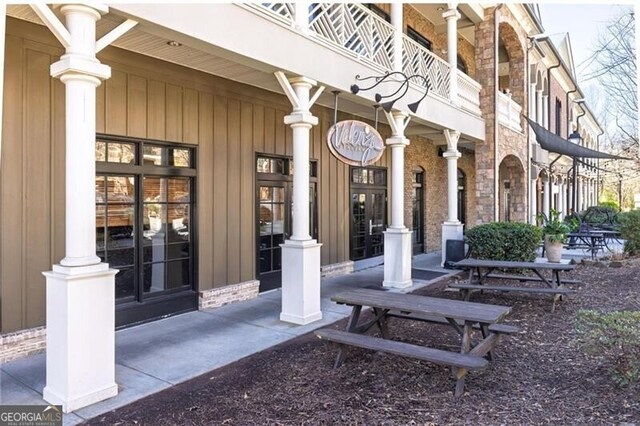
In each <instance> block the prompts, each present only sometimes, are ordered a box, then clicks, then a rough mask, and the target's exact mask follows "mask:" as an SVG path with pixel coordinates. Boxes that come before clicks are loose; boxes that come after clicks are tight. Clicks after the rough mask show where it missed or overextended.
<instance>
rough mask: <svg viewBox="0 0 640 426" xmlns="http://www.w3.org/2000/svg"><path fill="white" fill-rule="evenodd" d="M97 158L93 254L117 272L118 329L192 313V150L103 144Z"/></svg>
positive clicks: (103, 141) (109, 141)
mask: <svg viewBox="0 0 640 426" xmlns="http://www.w3.org/2000/svg"><path fill="white" fill-rule="evenodd" d="M96 150H97V152H96V158H97V160H98V162H97V164H96V170H97V174H96V186H95V187H96V250H97V254H98V256H99V257H100V258H101V259H102V261H103V262H107V263H109V266H111V267H113V268H114V269H118V271H119V272H118V273H117V274H116V277H115V296H116V326H118V327H122V326H125V325H129V324H134V323H139V322H143V321H147V320H150V319H154V318H159V317H163V316H167V315H171V314H175V313H181V312H186V311H189V310H194V309H197V302H198V299H197V292H196V289H195V288H196V284H195V276H196V274H195V269H196V257H195V253H194V249H195V244H194V241H193V236H194V229H193V225H194V211H195V199H194V196H193V195H194V194H195V169H193V168H192V167H191V164H193V159H192V154H193V149H192V148H179V147H173V146H161V145H157V143H155V142H154V143H153V144H151V143H149V144H147V143H146V141H135V142H131V141H129V140H127V142H123V141H121V140H120V139H116V138H112V137H106V136H105V137H103V138H100V139H99V140H98V141H97V143H96ZM141 159H142V161H140V160H141Z"/></svg>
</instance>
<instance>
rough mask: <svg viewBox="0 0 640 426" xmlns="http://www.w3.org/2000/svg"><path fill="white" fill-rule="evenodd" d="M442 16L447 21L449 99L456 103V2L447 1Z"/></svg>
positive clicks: (458, 15)
mask: <svg viewBox="0 0 640 426" xmlns="http://www.w3.org/2000/svg"><path fill="white" fill-rule="evenodd" d="M447 6H448V8H447V11H446V12H444V13H443V14H442V17H443V18H444V19H445V20H446V21H447V59H448V62H449V100H450V101H451V102H452V103H453V104H456V105H457V104H458V103H459V100H458V19H460V13H458V10H457V7H458V3H457V2H453V3H447Z"/></svg>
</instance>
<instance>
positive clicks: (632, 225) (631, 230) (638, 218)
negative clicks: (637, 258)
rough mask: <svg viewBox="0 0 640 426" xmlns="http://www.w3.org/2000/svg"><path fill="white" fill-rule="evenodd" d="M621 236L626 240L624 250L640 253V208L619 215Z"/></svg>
mask: <svg viewBox="0 0 640 426" xmlns="http://www.w3.org/2000/svg"><path fill="white" fill-rule="evenodd" d="M618 220H619V221H620V236H621V237H622V239H623V240H624V251H625V252H626V253H628V254H630V255H632V256H633V255H636V254H640V210H631V211H630V212H625V213H621V214H619V215H618Z"/></svg>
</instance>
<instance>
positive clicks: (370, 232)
mask: <svg viewBox="0 0 640 426" xmlns="http://www.w3.org/2000/svg"><path fill="white" fill-rule="evenodd" d="M372 233H373V220H371V219H369V235H371V234H372Z"/></svg>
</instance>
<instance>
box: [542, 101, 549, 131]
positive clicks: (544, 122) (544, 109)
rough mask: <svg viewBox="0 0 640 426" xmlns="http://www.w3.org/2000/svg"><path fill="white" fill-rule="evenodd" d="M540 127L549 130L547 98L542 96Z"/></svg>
mask: <svg viewBox="0 0 640 426" xmlns="http://www.w3.org/2000/svg"><path fill="white" fill-rule="evenodd" d="M542 127H544V128H545V129H547V130H549V96H548V95H542Z"/></svg>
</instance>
